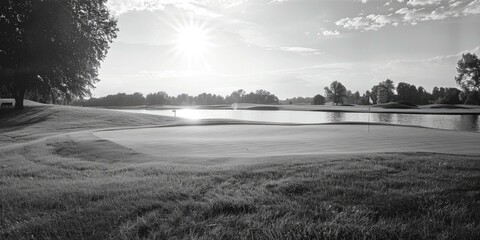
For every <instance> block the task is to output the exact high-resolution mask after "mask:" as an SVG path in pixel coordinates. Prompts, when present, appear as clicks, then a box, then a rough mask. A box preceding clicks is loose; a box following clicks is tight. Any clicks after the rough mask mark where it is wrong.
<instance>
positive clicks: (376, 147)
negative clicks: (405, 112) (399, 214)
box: [94, 124, 480, 159]
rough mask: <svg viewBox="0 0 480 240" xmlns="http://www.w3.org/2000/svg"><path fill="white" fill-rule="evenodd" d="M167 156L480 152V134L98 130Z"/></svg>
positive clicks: (257, 128) (355, 128)
mask: <svg viewBox="0 0 480 240" xmlns="http://www.w3.org/2000/svg"><path fill="white" fill-rule="evenodd" d="M94 135H96V136H97V137H100V138H103V139H107V140H110V141H112V142H115V143H117V144H120V145H123V146H125V147H127V148H130V149H131V150H132V151H136V152H141V153H145V154H149V155H153V156H157V157H161V158H165V159H167V158H168V159H175V158H191V157H194V158H252V157H267V156H284V155H288V156H295V155H317V154H334V153H374V152H435V153H451V154H480V147H478V143H479V140H480V134H478V133H473V132H457V131H446V130H436V129H427V128H417V127H401V126H385V125H373V126H370V131H369V132H367V126H366V125H348V124H340V125H300V126H283V125H208V126H177V127H158V128H140V129H126V130H114V131H99V132H95V133H94Z"/></svg>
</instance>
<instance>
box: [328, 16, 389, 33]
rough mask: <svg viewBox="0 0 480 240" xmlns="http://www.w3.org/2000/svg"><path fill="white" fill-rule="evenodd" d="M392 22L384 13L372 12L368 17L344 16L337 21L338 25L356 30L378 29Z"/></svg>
mask: <svg viewBox="0 0 480 240" xmlns="http://www.w3.org/2000/svg"><path fill="white" fill-rule="evenodd" d="M389 23H391V20H390V19H389V18H388V17H387V16H384V15H375V14H370V15H368V16H366V17H355V18H343V19H340V20H338V21H337V22H335V24H336V25H337V26H342V27H344V28H346V29H354V30H363V31H369V30H374V31H375V30H378V29H380V28H382V27H384V26H385V25H387V24H389Z"/></svg>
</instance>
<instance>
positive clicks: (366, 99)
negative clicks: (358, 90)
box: [358, 90, 370, 105]
mask: <svg viewBox="0 0 480 240" xmlns="http://www.w3.org/2000/svg"><path fill="white" fill-rule="evenodd" d="M358 104H360V105H369V104H370V91H368V90H367V91H366V92H365V93H364V94H363V95H362V97H361V98H360V101H359V102H358Z"/></svg>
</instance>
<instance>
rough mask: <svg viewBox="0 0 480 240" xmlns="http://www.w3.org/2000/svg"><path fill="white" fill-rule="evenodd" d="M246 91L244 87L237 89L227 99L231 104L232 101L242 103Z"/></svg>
mask: <svg viewBox="0 0 480 240" xmlns="http://www.w3.org/2000/svg"><path fill="white" fill-rule="evenodd" d="M245 94H246V93H245V91H244V90H243V89H239V90H237V91H234V92H232V94H230V96H227V97H226V98H225V101H226V102H227V103H229V104H232V103H240V102H242V100H243V98H244V97H245Z"/></svg>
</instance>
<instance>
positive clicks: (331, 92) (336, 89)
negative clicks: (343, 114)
mask: <svg viewBox="0 0 480 240" xmlns="http://www.w3.org/2000/svg"><path fill="white" fill-rule="evenodd" d="M325 94H326V95H327V97H328V98H329V99H330V100H332V102H334V103H335V104H336V105H338V104H339V103H340V104H343V101H344V98H345V96H346V94H347V89H346V88H345V86H343V84H342V83H340V82H338V81H333V82H332V83H331V84H330V88H328V87H325Z"/></svg>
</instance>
